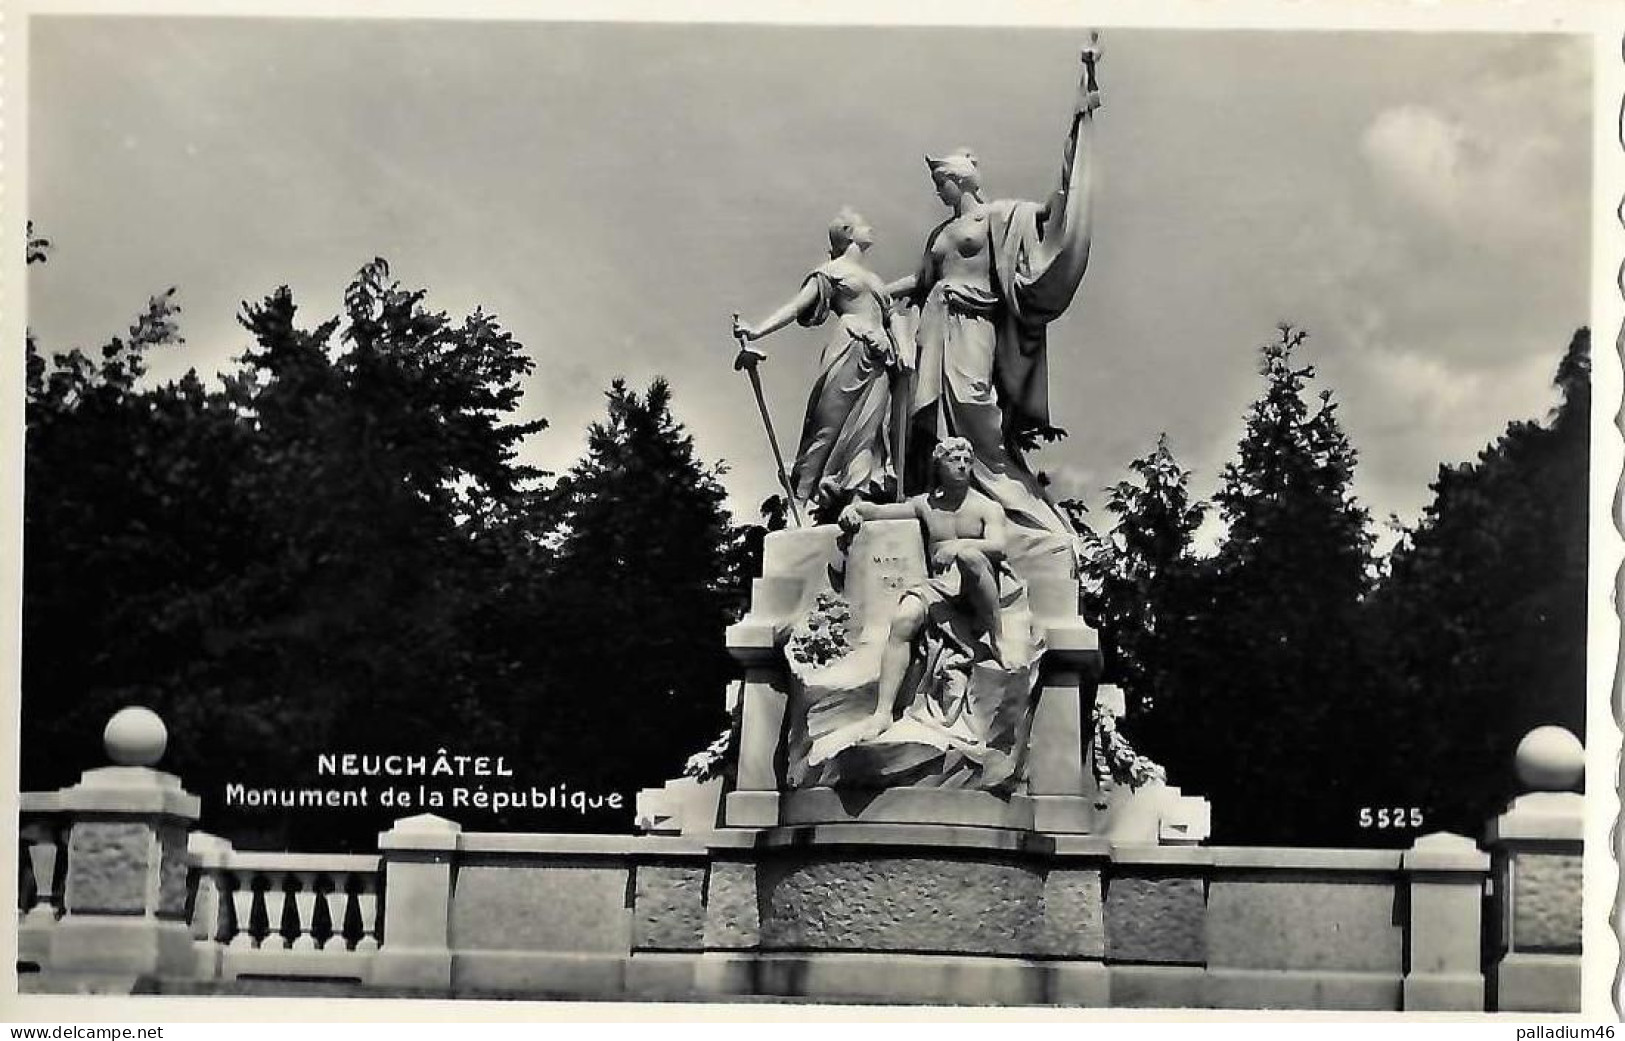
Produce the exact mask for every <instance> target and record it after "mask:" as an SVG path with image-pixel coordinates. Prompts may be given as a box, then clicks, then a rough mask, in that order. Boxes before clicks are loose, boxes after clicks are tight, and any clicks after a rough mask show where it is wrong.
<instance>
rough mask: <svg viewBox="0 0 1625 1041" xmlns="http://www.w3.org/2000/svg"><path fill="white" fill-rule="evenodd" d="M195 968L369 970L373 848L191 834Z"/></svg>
mask: <svg viewBox="0 0 1625 1041" xmlns="http://www.w3.org/2000/svg"><path fill="white" fill-rule="evenodd" d="M190 853H191V858H192V863H193V865H194V872H195V881H194V896H193V900H192V919H191V924H192V937H193V941H194V946H195V947H196V948H197V952H198V975H199V976H200V977H201V978H205V979H215V978H218V979H239V978H243V977H251V976H274V977H284V978H285V977H302V978H311V979H351V980H357V981H365V980H367V979H368V976H369V973H370V968H371V965H372V961H373V956H374V954H376V953H377V951H378V945H379V936H378V925H379V913H380V906H381V905H380V902H381V895H382V894H381V892H380V881H381V875H380V858H379V857H378V856H376V855H345V854H328V853H250V852H243V851H239V850H235V849H233V848H232V847H231V845H230V844H229V843H227V842H225V841H224V840H222V839H218V838H216V837H215V836H212V835H205V834H194V835H193V836H192V841H191V848H190Z"/></svg>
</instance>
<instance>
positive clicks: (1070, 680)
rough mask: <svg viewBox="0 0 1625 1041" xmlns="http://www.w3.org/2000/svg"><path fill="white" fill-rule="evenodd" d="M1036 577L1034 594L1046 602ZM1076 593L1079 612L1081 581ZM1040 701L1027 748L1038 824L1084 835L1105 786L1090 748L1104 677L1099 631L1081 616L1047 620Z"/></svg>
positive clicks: (1073, 587)
mask: <svg viewBox="0 0 1625 1041" xmlns="http://www.w3.org/2000/svg"><path fill="white" fill-rule="evenodd" d="M1038 587H1039V582H1038V581H1037V580H1035V582H1034V589H1033V598H1034V601H1035V603H1036V604H1038V605H1042V602H1043V598H1042V597H1040V596H1039V595H1038V593H1039V588H1038ZM1068 588H1069V589H1070V590H1071V592H1072V600H1073V606H1074V612H1073V613H1074V614H1075V613H1076V607H1075V604H1076V599H1077V597H1076V582H1075V581H1073V582H1072V583H1071V584H1070V586H1069V587H1068ZM1045 621H1046V622H1047V625H1046V634H1045V644H1046V649H1045V651H1044V658H1043V665H1042V671H1041V673H1040V675H1039V680H1038V691H1037V704H1036V705H1034V707H1033V724H1032V735H1031V738H1030V740H1029V743H1028V752H1027V756H1028V758H1027V782H1028V792H1029V793H1030V794H1031V795H1032V798H1033V827H1034V828H1035V829H1036V830H1038V831H1048V832H1057V833H1072V834H1078V833H1083V832H1088V831H1092V830H1093V829H1094V826H1095V818H1096V809H1095V799H1096V797H1097V796H1098V795H1099V789H1098V787H1097V786H1096V784H1095V779H1094V777H1092V776H1090V775H1089V773H1088V772H1087V771H1086V769H1085V762H1084V750H1085V749H1086V748H1087V747H1088V744H1089V739H1090V734H1091V731H1092V729H1093V727H1092V724H1091V722H1090V719H1091V713H1092V712H1093V711H1094V704H1095V681H1096V680H1097V679H1098V678H1099V675H1100V647H1099V640H1098V638H1097V637H1096V634H1095V631H1094V630H1093V629H1091V628H1090V627H1089V626H1088V625H1087V624H1085V623H1084V621H1083V620H1082V619H1081V618H1076V617H1071V618H1054V617H1051V618H1047V619H1045Z"/></svg>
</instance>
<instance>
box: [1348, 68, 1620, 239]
mask: <svg viewBox="0 0 1625 1041" xmlns="http://www.w3.org/2000/svg"><path fill="white" fill-rule="evenodd" d="M1588 80H1589V59H1588V56H1587V54H1586V52H1585V51H1584V49H1583V48H1581V47H1577V46H1575V45H1574V44H1573V42H1572V41H1567V40H1561V41H1546V42H1543V43H1527V42H1526V43H1520V44H1517V45H1515V46H1509V47H1508V48H1506V49H1504V50H1502V51H1500V52H1499V53H1497V54H1494V55H1491V56H1490V58H1489V60H1487V61H1485V62H1484V63H1483V64H1481V65H1480V66H1479V67H1478V68H1477V69H1475V70H1473V71H1472V73H1471V74H1469V75H1467V76H1464V77H1463V79H1462V80H1461V81H1460V83H1459V85H1458V87H1457V89H1456V90H1455V91H1453V92H1451V93H1450V94H1448V95H1445V96H1443V97H1439V98H1435V99H1431V100H1430V102H1429V103H1427V104H1423V103H1410V104H1401V105H1396V106H1393V107H1389V108H1387V109H1384V110H1383V111H1382V112H1380V113H1378V115H1377V116H1376V117H1375V118H1374V119H1373V120H1372V122H1371V123H1370V125H1369V126H1368V127H1367V128H1366V131H1365V133H1364V135H1363V137H1362V139H1361V152H1362V154H1363V155H1364V157H1365V160H1366V162H1367V163H1368V164H1369V166H1370V168H1371V170H1372V172H1373V173H1374V174H1375V175H1376V179H1377V181H1378V183H1379V184H1380V185H1381V186H1383V187H1384V188H1386V189H1387V190H1388V191H1389V192H1390V193H1391V194H1392V195H1393V196H1394V197H1395V198H1397V199H1398V200H1400V201H1401V202H1402V203H1404V204H1406V205H1408V206H1409V207H1411V208H1412V209H1413V210H1415V211H1419V212H1420V213H1422V214H1424V215H1426V216H1427V217H1430V218H1432V219H1433V221H1434V222H1435V224H1436V225H1439V226H1443V227H1444V228H1446V229H1448V230H1450V231H1451V232H1453V233H1454V234H1455V235H1457V236H1460V237H1462V238H1464V239H1466V240H1467V241H1469V242H1471V243H1474V244H1477V245H1483V246H1490V247H1499V248H1506V249H1515V248H1520V247H1528V246H1531V245H1535V244H1538V243H1540V242H1541V241H1542V240H1544V239H1546V238H1547V237H1549V236H1551V235H1552V234H1554V233H1559V232H1561V231H1562V230H1566V229H1571V228H1573V227H1574V226H1575V224H1574V221H1575V218H1576V216H1581V215H1583V212H1584V207H1585V206H1587V205H1588V202H1589V200H1588V199H1587V198H1586V192H1585V191H1584V190H1583V186H1584V183H1585V177H1584V174H1585V171H1586V170H1588V169H1589V161H1588V160H1589V155H1588V154H1587V152H1586V141H1587V135H1586V134H1585V132H1584V130H1585V127H1586V125H1587V121H1588V120H1589V111H1588V105H1589V101H1590V96H1589V95H1590V92H1589V90H1588V89H1587V87H1588ZM1577 189H1578V190H1577Z"/></svg>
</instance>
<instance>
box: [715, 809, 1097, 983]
mask: <svg viewBox="0 0 1625 1041" xmlns="http://www.w3.org/2000/svg"><path fill="white" fill-rule="evenodd" d="M795 794H797V795H805V794H809V793H795ZM935 794H939V795H966V794H983V793H935ZM824 798H825V796H822V795H817V796H815V797H814V800H813V802H812V805H819V804H821V803H822V801H823V800H824ZM989 798H991V797H989ZM945 805H946V804H945ZM966 805H968V803H967V804H966ZM906 807H907V802H906V800H905V801H900V802H898V803H897V804H895V806H894V807H893V812H895V813H897V814H898V815H901V814H902V813H903V812H905V809H906ZM925 807H926V804H925V803H918V804H915V808H916V809H924V808H925ZM949 808H950V809H951V808H952V807H951V806H949ZM962 815H963V814H962ZM716 841H717V842H718V843H719V845H718V846H715V847H713V849H712V858H713V859H712V867H711V873H710V878H709V883H708V887H707V898H706V899H707V909H706V928H705V947H706V951H705V953H704V954H703V955H702V956H701V958H700V960H699V963H698V965H697V967H696V969H695V986H696V989H697V990H698V991H699V992H701V993H704V994H711V995H716V996H723V995H737V994H741V993H755V994H771V995H777V996H781V997H815V998H843V999H846V1000H865V1001H881V1002H887V1001H899V1002H903V1001H934V1002H940V1001H942V1000H944V997H945V996H947V995H952V1000H953V1001H955V1002H956V1003H966V1004H1051V1003H1054V1004H1067V1005H1104V1004H1105V1003H1106V1001H1107V996H1108V986H1107V981H1108V974H1107V970H1106V966H1105V963H1104V958H1105V931H1106V925H1105V917H1104V915H1105V911H1104V908H1105V904H1104V900H1103V898H1102V877H1103V869H1104V866H1105V862H1106V860H1107V859H1108V857H1109V850H1108V849H1107V848H1106V847H1105V846H1104V845H1103V844H1097V845H1094V846H1084V847H1078V848H1074V849H1072V850H1069V851H1063V850H1060V849H1058V848H1057V843H1056V841H1055V840H1054V839H1052V838H1050V837H1048V836H1045V835H1041V834H1038V833H1035V832H1033V831H1032V830H1030V829H1028V828H1001V827H986V826H970V825H942V824H904V823H891V824H888V823H878V822H875V821H873V820H870V821H864V822H857V823H845V824H809V825H803V826H784V827H777V828H769V829H765V830H763V831H760V832H758V833H755V834H754V835H750V836H746V835H742V834H739V833H731V834H730V833H729V832H722V833H719V834H718V835H717V836H716Z"/></svg>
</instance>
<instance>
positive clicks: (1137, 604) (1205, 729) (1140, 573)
mask: <svg viewBox="0 0 1625 1041" xmlns="http://www.w3.org/2000/svg"><path fill="white" fill-rule="evenodd" d="M1304 342H1305V338H1304V336H1303V334H1302V333H1301V332H1296V331H1294V330H1291V329H1289V328H1283V329H1281V330H1280V335H1279V337H1278V339H1277V340H1275V341H1273V342H1271V343H1269V344H1266V345H1265V346H1264V348H1263V349H1262V351H1261V366H1260V371H1261V374H1262V376H1263V379H1264V386H1263V389H1262V391H1261V393H1260V396H1259V397H1258V399H1257V400H1256V401H1255V402H1254V404H1253V405H1252V406H1251V408H1250V409H1249V410H1248V413H1247V419H1246V429H1245V432H1244V434H1243V436H1242V439H1241V442H1240V444H1239V445H1238V449H1237V455H1236V458H1235V460H1234V461H1232V462H1231V463H1230V464H1229V465H1227V466H1226V467H1225V469H1224V471H1223V474H1222V478H1221V483H1220V487H1219V489H1218V491H1217V492H1216V494H1215V495H1214V505H1215V506H1216V507H1217V509H1218V511H1219V517H1220V519H1221V520H1223V521H1224V523H1225V532H1224V535H1223V537H1222V538H1221V539H1220V541H1219V544H1218V546H1217V549H1216V551H1215V552H1214V553H1213V555H1211V556H1209V557H1197V556H1195V555H1194V554H1193V553H1192V550H1191V537H1192V535H1193V534H1194V532H1195V530H1196V528H1197V526H1198V525H1199V523H1200V519H1201V515H1202V511H1203V509H1204V504H1202V503H1199V502H1198V503H1193V502H1191V501H1190V499H1189V497H1188V494H1187V492H1186V482H1187V478H1188V476H1189V475H1188V474H1187V473H1186V472H1185V471H1184V470H1182V469H1181V468H1180V467H1179V466H1178V464H1177V462H1175V461H1174V459H1173V457H1172V454H1171V452H1170V451H1169V449H1168V446H1167V444H1166V441H1165V440H1163V441H1159V443H1158V446H1157V448H1156V450H1155V451H1153V452H1151V453H1150V454H1148V455H1147V456H1145V457H1143V458H1142V459H1139V460H1137V461H1135V462H1134V463H1133V464H1132V465H1131V469H1132V471H1133V473H1134V477H1135V480H1133V481H1129V482H1124V483H1122V484H1119V485H1118V486H1116V487H1115V488H1113V489H1112V490H1111V492H1110V496H1109V499H1108V504H1107V508H1108V509H1109V510H1110V512H1111V513H1112V514H1113V515H1114V518H1115V522H1114V526H1113V528H1112V530H1111V532H1110V534H1109V535H1107V536H1105V537H1091V540H1092V553H1091V554H1090V557H1089V559H1088V560H1087V561H1086V571H1088V572H1089V574H1090V575H1091V576H1092V577H1093V578H1094V580H1095V581H1096V583H1097V592H1096V593H1095V595H1094V596H1093V597H1091V598H1090V602H1089V606H1090V607H1091V610H1092V613H1093V617H1094V618H1095V620H1096V622H1097V624H1098V625H1099V626H1100V628H1101V631H1102V637H1103V643H1104V648H1105V652H1106V660H1107V664H1106V669H1107V672H1106V677H1105V678H1106V680H1107V681H1109V682H1116V683H1119V684H1121V685H1122V686H1123V687H1124V688H1125V690H1126V691H1127V693H1128V694H1129V696H1130V698H1131V702H1132V704H1133V705H1134V707H1135V710H1134V711H1132V712H1131V714H1130V716H1129V720H1128V724H1129V726H1131V727H1132V730H1133V734H1134V739H1135V744H1136V747H1138V748H1140V749H1141V750H1142V751H1145V752H1147V753H1149V754H1151V755H1152V756H1153V757H1154V758H1156V759H1158V760H1159V761H1161V762H1162V763H1163V764H1164V765H1165V766H1166V767H1167V768H1168V770H1169V773H1170V776H1171V779H1172V781H1173V782H1174V783H1176V784H1180V785H1181V786H1182V787H1184V788H1185V789H1186V790H1187V791H1194V792H1198V793H1200V794H1202V795H1204V796H1206V797H1208V798H1209V799H1211V800H1212V802H1213V804H1214V807H1215V839H1216V841H1222V842H1238V843H1239V842H1261V843H1287V844H1304V843H1307V844H1334V845H1373V844H1377V845H1381V844H1399V845H1404V844H1408V843H1409V842H1410V841H1411V840H1412V839H1414V838H1415V835H1416V833H1415V832H1412V831H1409V830H1401V829H1396V830H1390V831H1381V830H1371V829H1370V828H1368V827H1366V826H1365V825H1364V824H1363V822H1362V815H1361V810H1362V809H1365V810H1368V811H1371V814H1370V815H1369V816H1367V817H1366V818H1365V820H1366V821H1370V820H1372V819H1374V816H1375V811H1376V810H1378V809H1388V810H1393V809H1402V810H1404V811H1407V818H1408V816H1409V811H1410V810H1412V809H1414V810H1416V811H1417V812H1418V813H1419V814H1420V816H1421V818H1422V820H1423V821H1424V822H1425V823H1424V824H1423V828H1422V830H1424V831H1427V830H1437V829H1442V828H1451V829H1454V830H1457V831H1462V832H1465V833H1469V834H1470V833H1475V832H1476V831H1478V830H1479V829H1480V828H1482V826H1483V823H1484V821H1485V820H1486V819H1487V818H1488V816H1489V815H1491V814H1492V813H1494V812H1495V811H1497V810H1498V809H1499V808H1500V807H1501V806H1503V805H1504V804H1505V802H1506V800H1507V799H1508V798H1509V797H1510V796H1511V795H1512V794H1514V793H1513V789H1512V786H1511V783H1510V763H1511V757H1512V750H1513V748H1514V747H1515V746H1516V743H1517V741H1518V740H1519V739H1520V738H1521V737H1522V735H1523V734H1524V733H1526V732H1527V731H1528V730H1529V729H1530V728H1531V727H1533V726H1536V725H1540V724H1542V723H1560V724H1562V725H1565V726H1568V727H1569V728H1570V729H1572V730H1574V731H1575V732H1576V733H1578V734H1583V714H1584V705H1585V687H1584V680H1585V671H1584V654H1585V602H1586V601H1585V579H1586V556H1585V546H1586V489H1587V477H1588V458H1587V449H1586V435H1587V432H1586V424H1587V422H1588V417H1589V411H1590V392H1589V380H1588V373H1589V364H1588V360H1587V357H1588V355H1587V351H1588V347H1589V336H1588V334H1586V333H1585V332H1584V331H1583V330H1582V332H1581V333H1580V334H1578V335H1576V337H1575V339H1574V341H1573V342H1572V343H1571V344H1570V346H1569V350H1568V353H1567V355H1566V356H1565V358H1564V360H1563V362H1562V364H1561V365H1560V366H1559V369H1558V377H1557V385H1558V388H1559V390H1560V391H1561V393H1562V396H1563V402H1562V404H1561V405H1560V406H1559V408H1558V409H1557V410H1556V411H1555V413H1554V414H1553V416H1552V417H1551V418H1550V421H1549V422H1548V423H1547V424H1544V425H1542V424H1539V423H1534V422H1519V423H1514V424H1512V425H1511V426H1510V427H1509V428H1508V430H1507V433H1506V434H1505V435H1504V436H1503V437H1502V438H1501V439H1500V440H1498V441H1497V442H1496V443H1495V444H1494V445H1492V446H1490V447H1489V448H1487V449H1486V450H1485V451H1484V452H1483V453H1481V455H1480V457H1479V460H1478V461H1477V462H1476V463H1467V464H1462V465H1460V466H1449V465H1446V466H1443V467H1441V468H1440V474H1439V479H1438V480H1437V481H1436V482H1435V483H1434V485H1433V488H1434V491H1435V495H1436V497H1435V500H1434V502H1433V504H1432V505H1431V506H1429V507H1428V509H1427V511H1426V513H1425V514H1424V516H1423V518H1422V520H1421V522H1420V523H1419V524H1418V526H1417V527H1416V529H1415V530H1414V531H1412V532H1410V533H1408V534H1407V535H1406V536H1405V537H1404V538H1403V539H1402V540H1401V542H1400V543H1399V545H1398V546H1397V547H1396V548H1395V549H1394V550H1393V551H1392V553H1391V554H1390V557H1389V559H1388V561H1386V565H1387V566H1386V567H1378V566H1377V565H1378V562H1377V561H1376V560H1375V559H1374V557H1373V553H1372V542H1373V540H1372V536H1371V534H1370V531H1369V518H1368V516H1367V514H1366V511H1365V510H1364V508H1363V507H1361V506H1360V504H1359V503H1358V501H1357V500H1356V499H1355V497H1354V495H1353V493H1352V480H1353V475H1354V469H1355V465H1356V455H1355V452H1354V449H1353V447H1352V445H1351V444H1350V443H1349V440H1348V438H1347V436H1346V434H1345V433H1344V431H1343V430H1342V428H1341V425H1340V423H1339V421H1338V418H1337V405H1336V402H1335V400H1334V397H1333V395H1332V393H1331V392H1330V391H1328V390H1324V389H1322V390H1319V391H1318V392H1317V391H1315V390H1314V389H1313V384H1314V382H1315V380H1316V375H1315V372H1314V368H1313V366H1307V365H1300V364H1299V363H1298V362H1297V361H1296V360H1295V359H1296V357H1297V355H1298V353H1299V352H1300V351H1301V349H1302V348H1303V345H1304ZM1379 575H1380V576H1382V577H1381V579H1380V581H1379V578H1378V576H1379ZM1265 808H1267V809H1265Z"/></svg>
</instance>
